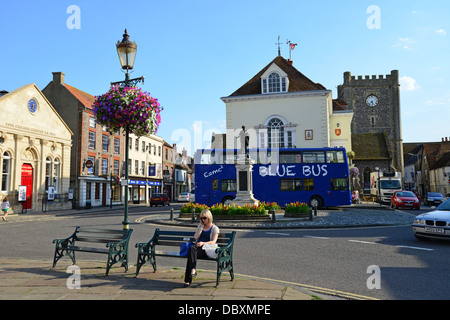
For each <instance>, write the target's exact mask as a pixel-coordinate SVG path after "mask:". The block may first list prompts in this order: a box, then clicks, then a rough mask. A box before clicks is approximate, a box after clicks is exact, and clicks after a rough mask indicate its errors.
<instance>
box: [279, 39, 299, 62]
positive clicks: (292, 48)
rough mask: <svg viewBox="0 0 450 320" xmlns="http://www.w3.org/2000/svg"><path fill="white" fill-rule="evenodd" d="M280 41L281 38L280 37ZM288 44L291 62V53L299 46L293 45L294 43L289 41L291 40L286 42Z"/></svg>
mask: <svg viewBox="0 0 450 320" xmlns="http://www.w3.org/2000/svg"><path fill="white" fill-rule="evenodd" d="M278 40H279V37H278ZM286 44H288V45H289V60H291V52H292V50H294V49H295V47H296V46H297V44H296V43H292V42H291V41H289V40H288V41H287V42H286Z"/></svg>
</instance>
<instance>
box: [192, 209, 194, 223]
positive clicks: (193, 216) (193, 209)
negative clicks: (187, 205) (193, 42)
mask: <svg viewBox="0 0 450 320" xmlns="http://www.w3.org/2000/svg"><path fill="white" fill-rule="evenodd" d="M192 222H195V209H192Z"/></svg>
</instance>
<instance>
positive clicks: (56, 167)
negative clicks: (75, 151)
mask: <svg viewBox="0 0 450 320" xmlns="http://www.w3.org/2000/svg"><path fill="white" fill-rule="evenodd" d="M60 167H61V164H60V162H59V159H55V161H54V162H53V186H54V187H55V193H59V172H60Z"/></svg>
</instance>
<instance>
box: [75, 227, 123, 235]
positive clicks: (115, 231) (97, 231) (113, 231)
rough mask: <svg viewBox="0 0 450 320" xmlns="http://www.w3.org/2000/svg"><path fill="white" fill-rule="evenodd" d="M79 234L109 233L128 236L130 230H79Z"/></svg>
mask: <svg viewBox="0 0 450 320" xmlns="http://www.w3.org/2000/svg"><path fill="white" fill-rule="evenodd" d="M78 232H90V233H109V234H122V235H126V234H127V233H128V230H112V229H93V228H79V229H78Z"/></svg>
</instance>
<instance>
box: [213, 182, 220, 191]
mask: <svg viewBox="0 0 450 320" xmlns="http://www.w3.org/2000/svg"><path fill="white" fill-rule="evenodd" d="M212 189H213V190H219V180H213V181H212Z"/></svg>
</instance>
